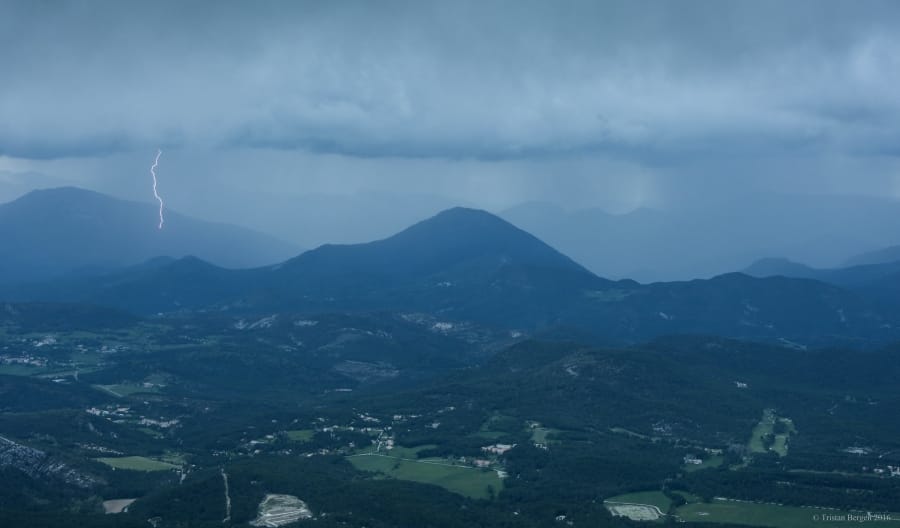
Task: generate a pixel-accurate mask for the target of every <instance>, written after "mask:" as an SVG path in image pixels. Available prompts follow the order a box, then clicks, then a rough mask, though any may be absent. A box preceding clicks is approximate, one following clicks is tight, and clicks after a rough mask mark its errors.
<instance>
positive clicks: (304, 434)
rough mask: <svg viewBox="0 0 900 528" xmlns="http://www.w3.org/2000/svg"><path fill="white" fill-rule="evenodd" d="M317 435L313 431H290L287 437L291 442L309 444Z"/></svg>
mask: <svg viewBox="0 0 900 528" xmlns="http://www.w3.org/2000/svg"><path fill="white" fill-rule="evenodd" d="M315 434H316V432H315V431H313V430H312V429H299V430H296V431H288V432H287V437H288V440H290V441H291V442H309V441H310V440H312V438H313V435H315Z"/></svg>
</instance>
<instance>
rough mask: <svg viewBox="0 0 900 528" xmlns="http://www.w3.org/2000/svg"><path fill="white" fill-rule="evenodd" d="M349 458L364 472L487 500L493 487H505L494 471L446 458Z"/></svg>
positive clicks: (370, 455) (496, 489)
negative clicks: (429, 485) (457, 462)
mask: <svg viewBox="0 0 900 528" xmlns="http://www.w3.org/2000/svg"><path fill="white" fill-rule="evenodd" d="M398 454H409V452H407V453H398ZM348 459H349V460H350V462H351V463H352V464H353V465H354V466H355V467H356V468H357V469H359V470H361V471H372V472H376V473H381V474H384V475H387V476H389V477H392V478H396V479H399V480H409V481H413V482H421V483H423V484H434V485H436V486H440V487H442V488H444V489H446V490H447V491H451V492H453V493H458V494H460V495H464V496H466V497H471V498H474V499H487V498H489V497H490V492H489V489H490V488H492V489H493V490H494V492H496V493H499V492H500V490H501V489H502V488H503V481H502V480H501V479H500V477H498V476H497V473H496V472H495V471H490V470H485V469H477V468H472V467H467V466H461V465H454V464H453V463H451V462H448V461H445V460H436V459H423V460H415V459H411V458H406V457H398V456H394V453H392V454H391V455H384V454H381V453H363V454H359V455H353V456H350V457H348Z"/></svg>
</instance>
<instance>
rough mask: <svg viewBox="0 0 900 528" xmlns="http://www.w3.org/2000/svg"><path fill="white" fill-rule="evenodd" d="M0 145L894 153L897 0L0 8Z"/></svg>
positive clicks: (667, 159) (406, 153) (61, 150)
mask: <svg viewBox="0 0 900 528" xmlns="http://www.w3.org/2000/svg"><path fill="white" fill-rule="evenodd" d="M0 9H2V12H0V20H2V22H0V24H2V25H0V34H2V41H0V48H2V51H0V62H2V65H3V72H4V73H3V77H4V82H3V83H2V87H0V101H2V103H0V123H2V125H0V127H2V128H0V148H2V151H3V153H5V154H6V155H9V156H16V157H26V158H52V157H61V156H90V155H97V154H104V153H109V152H115V151H121V150H126V149H129V148H134V147H138V146H142V145H146V144H153V145H156V144H162V145H166V146H178V147H185V148H186V147H190V146H192V145H206V146H216V147H221V148H228V147H234V146H239V147H270V148H278V149H302V150H307V151H313V152H328V153H338V154H344V155H350V156H360V157H440V158H449V159H466V158H476V159H486V160H492V159H517V158H545V157H553V156H557V157H558V156H562V157H567V156H575V155H584V154H593V155H598V156H607V157H625V158H627V159H633V160H638V161H640V162H642V163H650V164H660V163H661V164H673V163H678V162H679V159H683V158H692V157H696V156H698V155H705V156H710V155H715V156H734V155H738V156H747V155H749V156H758V155H760V154H765V155H768V154H773V153H784V152H798V151H799V152H809V151H816V150H820V149H828V150H836V151H839V152H845V153H848V154H854V155H895V154H896V153H897V152H896V150H897V147H896V145H897V144H898V139H900V130H898V128H900V127H898V124H897V123H898V119H897V118H898V114H900V98H898V97H897V96H896V95H895V92H896V86H898V85H900V53H897V51H898V50H900V40H898V39H900V36H898V34H897V32H896V31H895V30H896V28H897V27H898V24H900V6H897V4H896V3H894V2H872V1H862V2H833V1H832V2H804V1H796V2H713V1H710V2H561V3H560V2H471V3H469V2H324V3H323V2H307V3H304V2H264V3H249V2H112V1H108V2H103V1H97V2H34V1H28V2H5V3H4V7H2V8H0Z"/></svg>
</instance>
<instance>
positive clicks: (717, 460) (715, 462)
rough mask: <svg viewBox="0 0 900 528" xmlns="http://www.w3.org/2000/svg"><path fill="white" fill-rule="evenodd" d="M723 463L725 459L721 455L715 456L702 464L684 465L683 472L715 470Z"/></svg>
mask: <svg viewBox="0 0 900 528" xmlns="http://www.w3.org/2000/svg"><path fill="white" fill-rule="evenodd" d="M723 462H725V457H723V456H722V455H715V456H711V457H709V458H707V459H706V460H704V461H703V463H702V464H685V465H684V470H685V471H688V472H692V471H699V470H701V469H709V468H717V467H720V466H721V465H722V463H723Z"/></svg>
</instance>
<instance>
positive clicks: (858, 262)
mask: <svg viewBox="0 0 900 528" xmlns="http://www.w3.org/2000/svg"><path fill="white" fill-rule="evenodd" d="M889 262H900V246H890V247H886V248H884V249H879V250H876V251H868V252H866V253H861V254H859V255H856V256H854V257H850V258H849V259H847V261H846V262H845V263H844V265H845V266H846V267H852V266H868V265H872V264H886V263H889Z"/></svg>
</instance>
